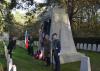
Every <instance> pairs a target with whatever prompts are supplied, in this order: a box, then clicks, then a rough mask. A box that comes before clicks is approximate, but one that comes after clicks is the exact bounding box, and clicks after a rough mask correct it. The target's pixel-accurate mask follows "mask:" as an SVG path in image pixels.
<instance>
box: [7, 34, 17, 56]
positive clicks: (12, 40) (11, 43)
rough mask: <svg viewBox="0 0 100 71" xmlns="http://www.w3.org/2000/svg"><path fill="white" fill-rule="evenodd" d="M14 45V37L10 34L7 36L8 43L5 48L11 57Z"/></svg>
mask: <svg viewBox="0 0 100 71" xmlns="http://www.w3.org/2000/svg"><path fill="white" fill-rule="evenodd" d="M15 45H16V39H15V37H13V36H10V37H9V44H8V47H7V49H8V53H9V54H10V57H11V58H12V50H13V48H14V47H15Z"/></svg>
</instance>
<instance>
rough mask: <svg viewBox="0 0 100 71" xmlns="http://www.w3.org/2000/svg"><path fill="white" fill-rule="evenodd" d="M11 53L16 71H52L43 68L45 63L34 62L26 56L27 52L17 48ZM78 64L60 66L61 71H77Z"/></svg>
mask: <svg viewBox="0 0 100 71" xmlns="http://www.w3.org/2000/svg"><path fill="white" fill-rule="evenodd" d="M14 52H15V53H13V60H14V63H15V64H16V66H17V70H18V71H53V70H52V68H51V67H45V62H43V61H40V60H36V59H34V58H32V57H31V56H29V55H28V54H27V50H26V49H23V48H19V47H17V48H16V49H15V50H14ZM79 68H80V62H74V63H67V64H63V65H61V71H79V70H80V69H79Z"/></svg>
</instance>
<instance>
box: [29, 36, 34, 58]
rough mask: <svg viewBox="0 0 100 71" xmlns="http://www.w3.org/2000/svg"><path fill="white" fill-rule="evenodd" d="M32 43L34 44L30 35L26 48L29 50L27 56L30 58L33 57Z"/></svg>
mask: <svg viewBox="0 0 100 71" xmlns="http://www.w3.org/2000/svg"><path fill="white" fill-rule="evenodd" d="M33 42H34V40H33V37H32V35H30V36H29V48H28V49H29V54H30V55H31V56H33V55H34V50H33Z"/></svg>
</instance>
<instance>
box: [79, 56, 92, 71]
mask: <svg viewBox="0 0 100 71" xmlns="http://www.w3.org/2000/svg"><path fill="white" fill-rule="evenodd" d="M80 71H91V65H90V58H89V57H83V58H82V60H81V68H80Z"/></svg>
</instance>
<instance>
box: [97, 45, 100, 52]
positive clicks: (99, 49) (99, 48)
mask: <svg viewBox="0 0 100 71" xmlns="http://www.w3.org/2000/svg"><path fill="white" fill-rule="evenodd" d="M97 51H98V52H100V44H99V45H98V49H97Z"/></svg>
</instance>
